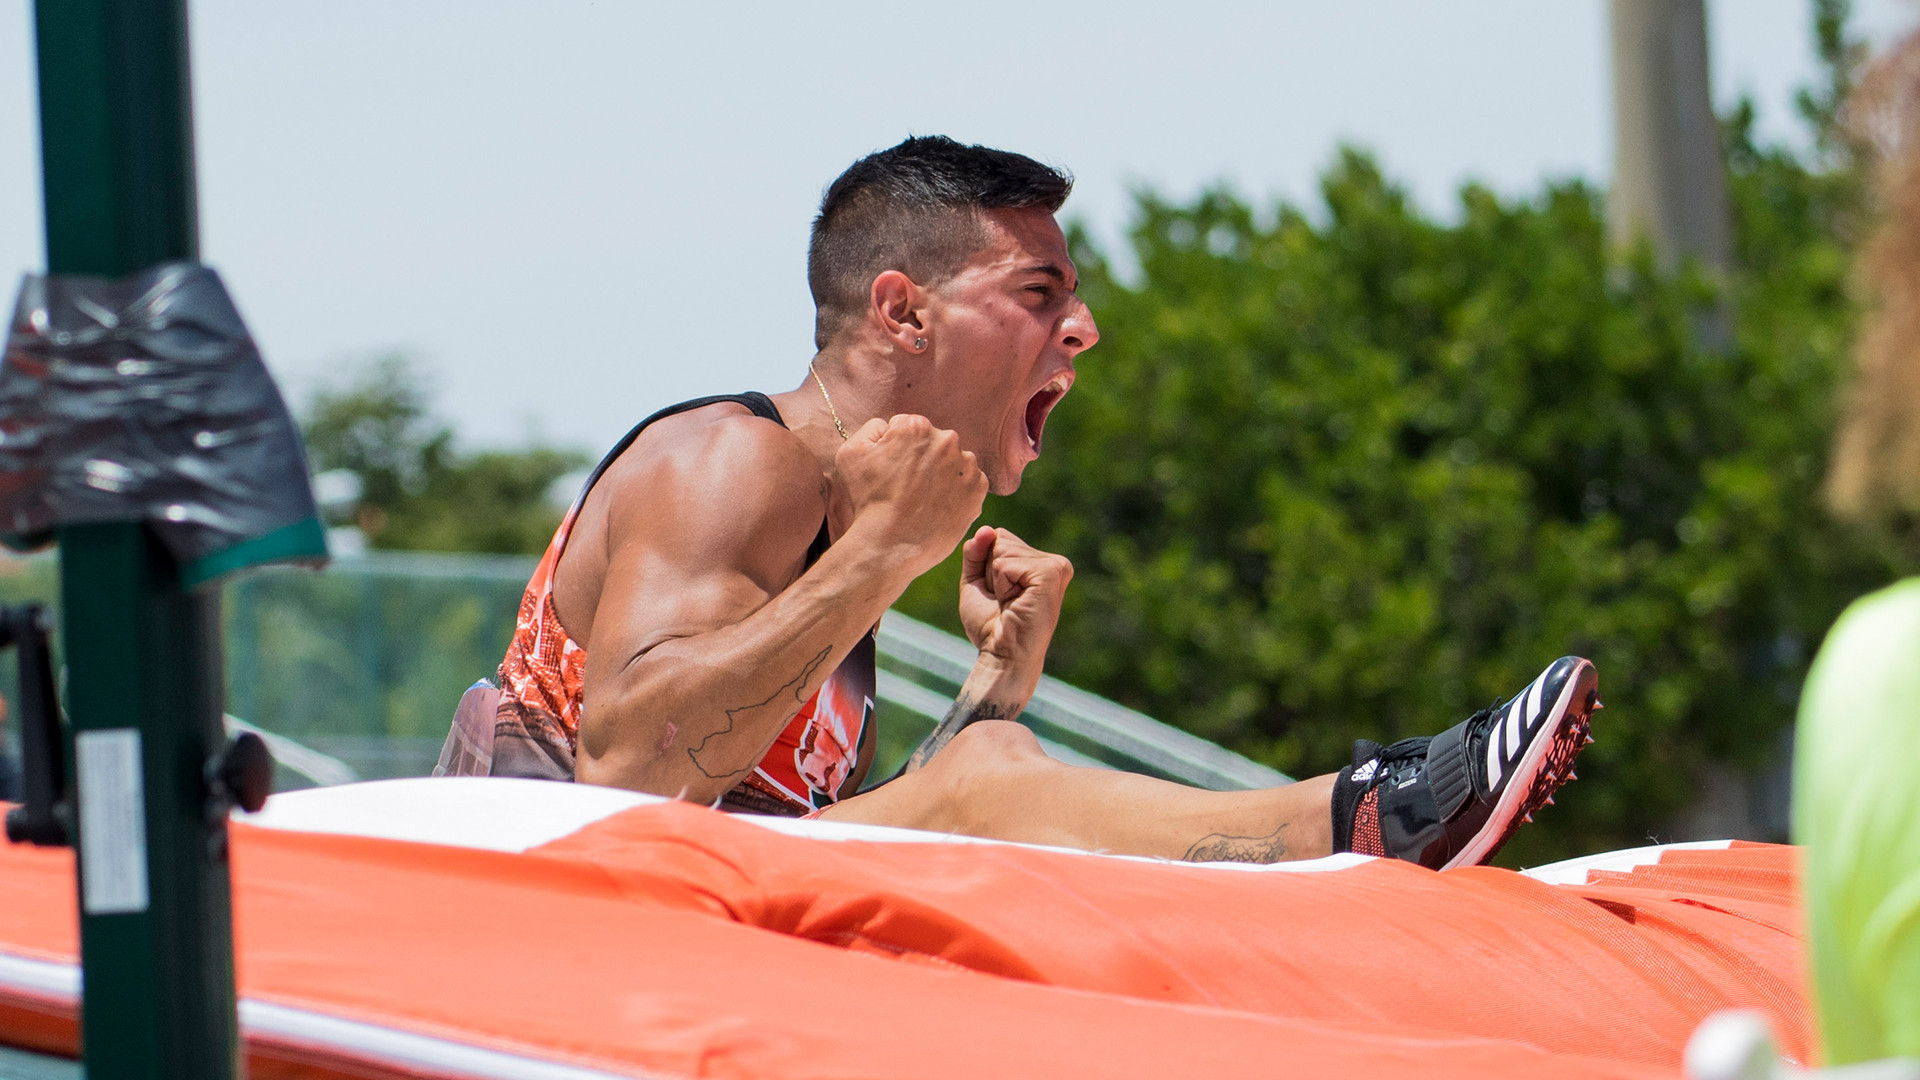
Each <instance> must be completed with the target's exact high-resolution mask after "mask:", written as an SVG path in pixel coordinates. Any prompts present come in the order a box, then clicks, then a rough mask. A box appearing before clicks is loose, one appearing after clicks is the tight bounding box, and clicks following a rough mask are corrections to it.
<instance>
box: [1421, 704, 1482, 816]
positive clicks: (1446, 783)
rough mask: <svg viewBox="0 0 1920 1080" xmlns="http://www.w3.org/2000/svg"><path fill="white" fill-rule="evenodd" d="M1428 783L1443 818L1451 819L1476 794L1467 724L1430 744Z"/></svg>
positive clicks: (1458, 726)
mask: <svg viewBox="0 0 1920 1080" xmlns="http://www.w3.org/2000/svg"><path fill="white" fill-rule="evenodd" d="M1427 785H1428V786H1429V787H1430V788H1431V789H1432V791H1433V804H1434V809H1435V810H1437V811H1439V814H1440V820H1442V821H1450V820H1452V818H1453V815H1454V814H1455V813H1456V812H1457V811H1459V809H1460V806H1461V804H1462V803H1465V802H1466V801H1467V799H1468V798H1470V797H1471V796H1472V795H1473V764H1472V761H1471V755H1469V754H1468V752H1467V725H1465V724H1455V725H1454V726H1452V727H1450V728H1448V729H1447V730H1445V731H1443V732H1441V733H1440V734H1438V735H1435V736H1434V737H1433V742H1431V743H1429V744H1428V745H1427Z"/></svg>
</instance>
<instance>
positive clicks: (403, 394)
mask: <svg viewBox="0 0 1920 1080" xmlns="http://www.w3.org/2000/svg"><path fill="white" fill-rule="evenodd" d="M304 428H305V432H306V440H307V454H308V457H309V460H310V463H311V464H312V467H313V469H314V471H315V472H316V473H319V472H325V471H328V470H333V469H344V470H346V471H348V472H351V473H353V474H355V475H356V476H358V477H359V478H360V481H361V484H362V493H361V497H360V500H359V503H358V505H357V506H356V507H354V508H353V510H352V515H351V516H352V520H353V523H354V524H356V525H358V526H359V527H360V529H361V530H362V531H363V532H365V533H366V534H367V538H368V541H369V543H370V544H371V545H372V546H374V547H376V548H408V549H416V550H433V551H477V552H490V553H494V554H503V555H508V554H537V553H539V552H540V551H542V550H544V549H545V548H546V546H547V541H548V540H550V539H552V537H553V530H554V528H555V526H557V525H558V524H559V523H560V514H561V512H562V508H561V507H560V506H559V505H557V504H556V503H555V502H554V500H552V499H551V498H549V492H550V491H551V490H552V488H553V485H554V482H555V481H557V480H559V479H560V478H561V477H562V476H565V475H566V474H568V473H570V472H573V471H575V470H577V469H579V468H581V467H582V466H583V465H585V464H586V458H585V457H584V456H582V455H581V454H579V453H576V452H574V451H569V450H559V449H555V448H553V447H546V446H536V447H531V448H529V449H525V450H517V451H487V452H482V453H474V454H462V453H460V452H458V451H457V450H456V449H455V448H454V445H453V430H452V429H451V428H449V427H447V426H446V425H445V424H443V423H441V422H440V421H438V420H436V419H435V418H434V417H433V416H432V413H431V410H430V409H429V406H428V401H427V393H426V390H425V389H424V387H423V386H422V384H421V381H420V378H419V376H418V374H417V373H416V372H415V371H414V370H413V369H412V368H410V367H409V366H408V365H407V363H406V362H405V361H404V360H402V359H401V358H398V357H387V358H385V359H382V360H380V361H379V362H377V363H375V364H374V365H372V366H371V367H369V368H368V369H367V370H366V371H364V372H363V373H361V375H360V377H359V378H358V379H357V380H356V381H354V382H352V383H350V384H348V385H346V386H344V387H334V388H331V389H328V390H324V391H322V392H321V393H319V394H317V395H316V396H315V398H314V402H313V406H312V408H311V409H310V410H309V411H308V415H307V418H306V423H305V425H304Z"/></svg>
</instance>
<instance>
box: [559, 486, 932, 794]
mask: <svg viewBox="0 0 1920 1080" xmlns="http://www.w3.org/2000/svg"><path fill="white" fill-rule="evenodd" d="M857 528H858V523H857V522H856V524H855V528H854V529H850V530H849V531H848V535H847V536H845V537H843V538H842V539H841V541H840V542H839V543H836V544H834V545H833V546H832V547H831V548H829V549H828V550H827V552H826V554H824V555H822V556H821V558H820V561H819V562H817V563H815V564H814V565H813V566H812V567H811V568H810V569H808V570H807V572H806V573H804V574H802V575H801V577H800V578H799V579H798V580H797V581H795V582H794V583H793V584H792V585H791V586H789V587H788V588H786V589H785V590H783V591H782V592H781V593H780V594H779V595H778V596H776V597H774V598H773V599H772V600H771V601H769V602H768V603H767V604H766V605H765V606H764V607H762V608H760V610H758V611H756V612H754V613H753V614H752V615H749V616H747V617H746V618H745V619H742V620H741V621H739V622H737V623H734V624H732V625H729V626H725V627H722V628H720V629H717V630H712V631H709V632H706V633H701V634H694V635H690V636H687V637H681V638H672V639H669V640H667V641H663V642H661V643H659V644H658V645H655V646H653V647H652V648H650V649H648V650H646V651H645V652H642V653H640V654H639V655H637V656H635V657H633V658H631V659H630V660H629V661H628V662H627V663H626V665H625V666H624V667H623V668H621V669H620V670H619V671H617V672H613V673H609V674H608V675H607V676H606V677H604V679H603V680H601V681H599V682H598V683H597V684H596V685H594V687H593V690H592V692H591V693H590V694H589V695H588V696H587V698H586V701H585V705H586V709H587V716H585V717H583V718H582V723H581V746H580V749H581V753H580V757H579V763H578V765H577V766H576V776H577V777H578V778H579V779H580V780H583V781H586V782H589V783H596V784H608V785H613V786H618V787H627V788H633V789H635V790H640V791H648V792H653V793H655V794H661V795H669V796H681V797H685V798H688V799H692V800H696V801H700V802H712V801H713V800H715V799H718V798H719V797H720V796H721V795H724V794H725V793H726V792H727V791H728V790H730V789H731V788H732V787H733V786H734V785H735V784H736V783H738V782H739V781H740V780H741V778H742V777H744V776H745V775H746V774H747V773H748V772H749V771H751V770H752V769H753V767H754V766H755V765H756V764H758V763H759V761H760V758H761V757H762V756H763V755H764V754H765V753H766V750H767V747H768V746H770V745H772V743H773V740H774V739H775V738H776V737H777V736H778V735H779V734H780V731H781V729H783V728H784V727H785V726H786V724H787V722H788V721H789V720H791V719H792V718H793V715H794V714H795V713H796V712H798V711H799V709H800V707H801V706H802V705H803V704H805V703H806V701H807V699H808V698H810V697H811V696H812V695H813V694H814V693H815V692H816V691H817V690H819V688H820V686H821V684H822V683H824V682H825V681H826V679H827V677H828V676H829V675H831V674H832V673H833V670H834V668H836V667H837V666H838V665H839V663H840V661H841V660H843V659H845V657H846V655H847V653H848V651H849V650H851V649H852V648H853V646H854V645H855V644H856V643H857V642H858V641H859V640H860V636H861V635H862V634H865V633H867V632H868V630H870V629H871V628H872V626H873V624H874V623H875V622H877V621H878V620H879V618H880V615H881V614H882V613H883V612H885V611H886V609H887V608H888V607H889V606H890V605H891V604H892V603H893V602H894V601H895V600H897V599H898V598H899V596H900V594H901V593H902V592H904V591H905V590H906V587H907V585H908V584H910V583H911V582H912V580H913V577H914V575H915V570H916V565H915V564H914V563H913V561H912V560H910V559H909V558H906V557H905V555H904V553H902V552H899V551H895V550H890V549H887V548H885V547H878V546H873V545H867V544H863V543H862V542H861V541H862V538H861V537H860V536H858V535H856V533H855V530H857Z"/></svg>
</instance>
